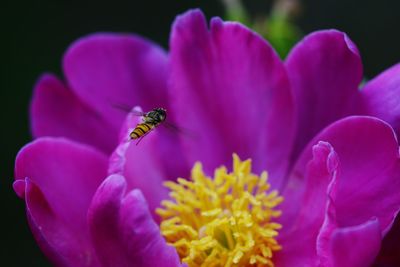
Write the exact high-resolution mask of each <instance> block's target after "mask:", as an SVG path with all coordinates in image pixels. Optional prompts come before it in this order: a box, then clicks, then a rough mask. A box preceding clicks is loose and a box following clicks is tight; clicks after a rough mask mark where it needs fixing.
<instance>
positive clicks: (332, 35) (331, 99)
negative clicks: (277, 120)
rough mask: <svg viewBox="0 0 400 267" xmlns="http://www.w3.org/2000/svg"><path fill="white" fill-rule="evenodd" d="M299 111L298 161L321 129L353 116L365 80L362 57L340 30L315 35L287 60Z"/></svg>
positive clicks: (302, 43) (296, 142)
mask: <svg viewBox="0 0 400 267" xmlns="http://www.w3.org/2000/svg"><path fill="white" fill-rule="evenodd" d="M286 66H287V69H288V75H289V79H290V81H291V84H292V89H293V93H294V99H295V105H296V107H297V110H296V111H297V116H298V117H297V119H298V124H297V125H298V130H297V135H296V141H295V146H294V158H296V156H297V155H299V154H300V153H301V151H302V149H303V148H304V146H305V145H306V144H307V143H308V142H309V141H310V140H311V139H312V138H313V136H315V135H316V134H317V133H318V132H319V131H320V130H321V129H323V128H324V127H326V126H327V125H329V124H330V123H332V122H334V121H336V120H337V119H340V118H342V117H344V116H346V115H348V114H351V113H352V112H353V110H352V108H353V107H355V106H356V101H357V100H358V97H359V96H358V90H357V88H358V85H359V84H360V82H361V79H362V64H361V60H360V55H359V54H358V50H357V48H356V46H355V45H354V43H352V41H351V40H350V39H349V37H348V36H347V35H346V34H344V33H342V32H339V31H336V30H326V31H319V32H315V33H312V34H310V35H308V36H307V37H305V38H304V39H303V41H301V42H300V43H298V44H297V45H296V46H295V47H294V48H293V50H292V51H291V53H290V54H289V56H288V58H287V60H286Z"/></svg>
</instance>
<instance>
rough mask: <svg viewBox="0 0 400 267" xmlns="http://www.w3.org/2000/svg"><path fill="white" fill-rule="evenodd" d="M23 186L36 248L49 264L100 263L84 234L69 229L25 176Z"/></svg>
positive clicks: (77, 265)
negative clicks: (37, 247) (37, 246)
mask: <svg viewBox="0 0 400 267" xmlns="http://www.w3.org/2000/svg"><path fill="white" fill-rule="evenodd" d="M18 181H22V180H18ZM25 187H26V189H25V196H24V198H25V202H26V213H27V217H28V222H29V225H30V228H31V229H32V233H33V235H34V236H35V239H36V241H37V243H38V245H39V247H40V248H41V250H42V251H43V253H44V254H45V255H46V257H47V258H48V259H49V260H50V261H51V262H52V264H54V265H55V266H70V267H83V266H87V267H89V266H90V267H95V266H100V265H99V263H98V260H97V258H96V255H95V253H94V251H93V248H92V245H91V243H90V240H89V239H88V236H87V234H86V233H82V232H84V231H79V232H76V231H74V229H71V227H70V225H67V224H66V222H65V221H64V220H63V218H61V217H60V216H59V215H58V214H56V213H55V211H54V210H53V209H52V208H51V203H48V201H47V200H46V198H45V196H44V195H43V193H42V192H41V191H40V189H39V188H38V187H37V186H36V185H35V184H34V183H33V182H32V181H30V180H29V179H28V178H27V179H26V181H25Z"/></svg>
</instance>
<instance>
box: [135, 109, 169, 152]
mask: <svg viewBox="0 0 400 267" xmlns="http://www.w3.org/2000/svg"><path fill="white" fill-rule="evenodd" d="M136 113H138V114H137V115H140V116H142V122H141V123H139V124H137V125H136V127H135V129H133V131H132V132H131V133H130V134H129V137H130V138H131V139H132V140H136V139H138V142H137V143H136V144H139V142H140V141H141V140H142V139H143V138H144V137H145V136H146V135H147V134H149V133H150V132H151V131H152V130H153V129H155V128H156V127H157V126H158V125H160V124H161V123H162V122H164V121H165V119H166V118H167V111H166V110H165V109H163V108H154V109H152V110H150V111H149V112H147V113H145V112H136Z"/></svg>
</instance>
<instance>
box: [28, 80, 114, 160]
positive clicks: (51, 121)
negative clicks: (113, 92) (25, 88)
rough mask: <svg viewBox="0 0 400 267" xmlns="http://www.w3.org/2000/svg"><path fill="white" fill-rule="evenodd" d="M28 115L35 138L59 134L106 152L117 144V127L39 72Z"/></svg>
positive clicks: (56, 82) (59, 83) (59, 84)
mask: <svg viewBox="0 0 400 267" xmlns="http://www.w3.org/2000/svg"><path fill="white" fill-rule="evenodd" d="M30 115H31V127H32V132H33V135H34V136H35V137H36V138H37V137H42V136H55V137H57V136H63V137H67V138H69V139H72V140H74V141H78V142H81V143H86V144H90V145H92V146H94V147H97V148H98V149H100V150H102V151H104V152H105V153H110V152H111V151H112V150H113V149H114V147H115V146H116V145H117V138H116V135H117V133H118V130H119V129H118V128H114V127H113V126H112V125H110V124H109V123H108V122H106V121H105V120H104V118H103V117H102V116H101V114H100V113H98V112H95V111H93V110H92V109H91V108H89V107H88V106H87V105H86V104H84V103H83V102H81V101H80V100H79V99H78V98H77V97H76V96H75V95H74V93H73V92H72V91H70V90H69V89H68V88H67V87H66V86H65V85H64V84H63V83H62V82H61V81H60V80H58V79H57V77H55V76H54V75H52V74H45V75H43V76H42V77H41V78H40V79H39V81H38V82H37V84H36V86H35V91H34V95H33V98H32V103H31V113H30Z"/></svg>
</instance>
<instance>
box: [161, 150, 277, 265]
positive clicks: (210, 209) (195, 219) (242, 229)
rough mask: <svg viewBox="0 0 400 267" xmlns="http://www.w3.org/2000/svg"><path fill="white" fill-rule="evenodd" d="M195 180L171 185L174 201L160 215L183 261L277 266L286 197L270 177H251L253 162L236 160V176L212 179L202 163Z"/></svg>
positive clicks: (221, 172)
mask: <svg viewBox="0 0 400 267" xmlns="http://www.w3.org/2000/svg"><path fill="white" fill-rule="evenodd" d="M191 176H192V177H191V178H192V179H191V180H190V181H189V180H186V179H183V178H178V180H177V182H171V181H168V182H166V183H165V186H166V187H168V188H169V189H170V190H171V191H170V197H171V200H165V201H163V202H162V203H161V205H162V208H159V209H157V211H156V212H157V214H158V215H159V216H160V217H161V220H162V221H161V224H160V228H161V232H162V235H163V236H164V237H165V239H166V240H167V242H168V243H169V244H170V245H172V246H174V247H175V248H176V250H177V252H178V254H179V256H180V258H181V261H182V262H183V263H186V264H187V265H188V266H190V267H197V266H214V267H224V266H269V267H272V266H274V263H273V255H274V252H276V251H278V250H280V249H281V246H280V245H279V244H278V242H277V239H276V237H277V235H278V231H279V229H281V227H282V226H281V225H280V224H279V223H276V222H274V221H276V218H278V217H279V216H280V215H281V211H280V210H278V209H277V206H278V205H279V204H280V203H281V202H282V201H283V197H282V196H279V193H278V191H276V190H271V188H270V187H271V186H270V184H269V183H268V174H267V172H263V173H262V174H261V175H260V176H258V175H255V174H253V173H251V160H250V159H248V160H246V161H241V160H240V159H239V157H238V156H237V155H236V154H234V155H233V171H232V172H228V171H227V169H226V168H225V167H220V168H218V169H216V170H215V173H214V177H213V178H211V177H207V176H206V175H205V174H204V172H203V170H202V165H201V163H196V164H195V165H194V167H193V169H192V173H191Z"/></svg>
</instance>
